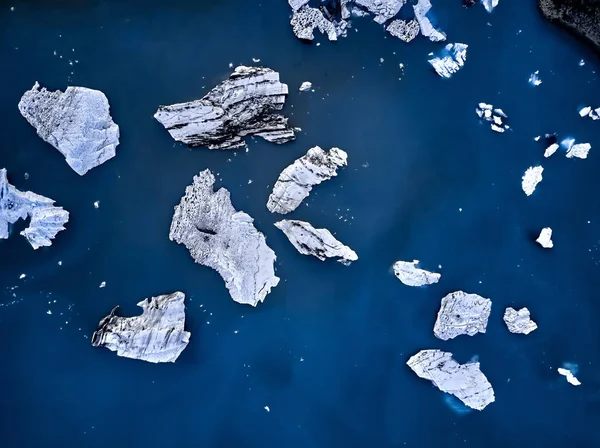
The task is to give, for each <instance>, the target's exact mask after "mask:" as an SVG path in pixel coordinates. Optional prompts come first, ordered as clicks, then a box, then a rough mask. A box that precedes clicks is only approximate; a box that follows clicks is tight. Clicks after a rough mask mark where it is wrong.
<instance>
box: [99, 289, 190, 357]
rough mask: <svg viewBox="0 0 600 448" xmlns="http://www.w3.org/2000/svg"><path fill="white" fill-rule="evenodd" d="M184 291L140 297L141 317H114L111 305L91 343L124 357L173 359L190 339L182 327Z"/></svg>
mask: <svg viewBox="0 0 600 448" xmlns="http://www.w3.org/2000/svg"><path fill="white" fill-rule="evenodd" d="M184 300H185V294H183V293H182V292H175V293H173V294H165V295H161V296H158V297H152V298H151V299H150V301H148V299H144V300H142V301H141V302H140V303H138V306H139V307H141V308H142V309H143V310H144V311H143V313H142V315H141V316H136V317H118V316H116V315H115V314H116V311H117V308H118V307H115V308H114V309H113V310H112V311H111V312H110V314H109V315H108V316H106V317H105V318H104V319H102V320H101V321H100V324H99V325H98V329H97V330H96V331H95V332H94V334H93V336H92V345H93V346H95V347H106V348H108V349H109V350H112V351H116V352H117V355H119V356H124V357H126V358H133V359H140V360H142V361H148V362H153V363H159V362H175V360H176V359H177V358H178V357H179V355H180V354H181V352H182V351H183V349H185V348H186V347H187V345H188V342H189V340H190V333H189V332H187V331H185V330H184V327H185V306H184V303H183V302H184Z"/></svg>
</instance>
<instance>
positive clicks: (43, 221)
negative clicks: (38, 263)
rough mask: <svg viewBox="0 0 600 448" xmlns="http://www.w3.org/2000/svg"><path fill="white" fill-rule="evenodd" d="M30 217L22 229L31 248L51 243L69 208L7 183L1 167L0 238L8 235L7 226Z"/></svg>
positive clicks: (61, 227) (62, 227) (66, 217)
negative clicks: (26, 225) (56, 204)
mask: <svg viewBox="0 0 600 448" xmlns="http://www.w3.org/2000/svg"><path fill="white" fill-rule="evenodd" d="M28 217H29V218H31V221H30V222H29V226H28V227H27V228H26V229H25V230H23V231H22V232H21V235H23V236H24V237H25V238H26V239H27V241H28V242H29V244H31V246H32V247H33V248H34V249H37V248H39V247H41V246H50V245H51V244H52V239H54V237H55V236H56V234H57V233H58V232H60V231H61V230H65V228H64V224H65V223H66V222H67V221H68V220H69V212H67V211H66V210H64V209H63V208H62V207H56V206H54V201H53V200H52V199H49V198H47V197H44V196H41V195H39V194H35V193H32V192H31V191H26V192H22V191H19V190H17V189H16V188H15V187H13V186H12V185H11V184H9V183H8V179H7V176H6V169H4V168H3V169H1V170H0V238H2V239H6V238H8V236H9V226H10V225H11V224H14V223H15V222H17V221H18V220H19V219H27V218H28Z"/></svg>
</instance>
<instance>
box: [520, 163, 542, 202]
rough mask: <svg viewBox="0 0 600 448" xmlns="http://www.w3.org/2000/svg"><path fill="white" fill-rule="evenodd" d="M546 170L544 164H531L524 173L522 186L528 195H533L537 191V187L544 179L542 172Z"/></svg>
mask: <svg viewBox="0 0 600 448" xmlns="http://www.w3.org/2000/svg"><path fill="white" fill-rule="evenodd" d="M543 172H544V167H542V166H539V165H538V166H530V167H529V168H527V171H525V174H523V178H522V181H521V188H522V189H523V191H524V192H525V194H526V195H527V196H531V194H533V192H534V191H535V187H536V186H537V184H539V183H540V182H541V181H542V179H543V178H542V173H543Z"/></svg>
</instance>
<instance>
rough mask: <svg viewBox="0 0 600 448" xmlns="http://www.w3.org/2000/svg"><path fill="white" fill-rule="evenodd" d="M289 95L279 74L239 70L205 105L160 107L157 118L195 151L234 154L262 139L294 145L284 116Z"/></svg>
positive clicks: (256, 69) (205, 99) (201, 101)
mask: <svg viewBox="0 0 600 448" xmlns="http://www.w3.org/2000/svg"><path fill="white" fill-rule="evenodd" d="M287 94H288V86H287V84H283V83H281V82H280V81H279V73H277V72H276V71H273V70H271V69H270V68H266V67H245V66H243V65H241V66H239V67H237V68H236V69H235V70H234V72H233V73H232V74H231V75H230V76H229V79H226V80H225V81H223V82H221V83H220V84H218V85H217V86H216V87H214V88H213V89H212V90H211V91H210V92H209V93H208V94H207V95H205V96H204V97H203V98H202V99H199V100H195V101H190V102H188V103H180V104H173V105H171V106H160V107H159V108H158V111H157V112H156V114H155V115H154V118H156V119H157V120H158V121H159V122H160V123H161V124H162V125H163V126H164V127H165V128H166V129H167V130H168V131H169V134H171V137H173V138H174V139H175V140H177V141H180V142H183V143H186V144H187V145H189V146H206V147H208V148H210V149H232V148H238V147H240V146H245V144H246V143H245V141H244V137H245V136H247V135H257V136H259V137H262V138H264V139H265V140H267V141H269V142H272V143H278V144H281V143H286V142H289V141H291V140H294V138H295V135H294V129H293V128H291V127H290V126H289V125H288V119H287V118H285V117H284V116H283V115H280V114H276V113H273V111H277V110H281V109H282V108H283V105H284V103H285V96H286V95H287Z"/></svg>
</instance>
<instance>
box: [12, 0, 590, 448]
mask: <svg viewBox="0 0 600 448" xmlns="http://www.w3.org/2000/svg"><path fill="white" fill-rule="evenodd" d="M461 3H462V2H461V1H459V0H452V1H449V0H446V1H441V0H438V1H434V2H433V4H434V8H435V13H436V17H437V19H438V22H439V25H440V26H441V27H442V29H443V30H444V31H445V32H446V33H447V35H448V42H462V43H466V44H468V45H469V49H468V55H467V61H466V64H465V66H464V67H463V68H462V69H461V70H460V71H459V72H458V73H457V74H455V75H454V76H453V77H452V78H451V79H448V80H444V79H441V78H440V77H438V76H437V75H436V74H435V73H434V72H433V70H432V69H431V67H430V66H429V65H428V63H427V54H428V53H429V52H431V51H437V50H439V49H440V48H441V47H442V46H443V44H435V43H432V42H428V41H426V40H424V39H423V38H419V39H417V40H415V41H414V42H412V43H410V44H408V45H407V44H405V43H403V42H401V41H400V40H398V39H395V38H393V37H391V36H386V34H385V32H384V31H383V30H382V29H381V27H380V26H379V25H377V24H375V23H374V22H372V21H371V20H369V19H368V18H365V19H357V20H355V21H354V28H355V29H352V30H350V32H349V35H348V37H347V38H346V39H341V40H340V41H338V42H337V43H330V42H327V41H326V40H324V39H323V38H322V37H318V38H317V41H316V42H320V43H321V45H320V46H317V45H316V42H315V43H313V44H305V43H302V42H300V41H298V40H297V39H296V38H295V37H294V35H293V34H292V32H291V29H290V26H289V16H290V9H289V6H288V5H287V2H285V1H283V0H261V1H244V0H222V1H211V2H209V1H203V0H196V1H189V0H172V1H169V2H160V1H155V0H149V1H145V2H141V1H128V2H124V1H117V0H115V1H108V0H104V1H98V0H90V1H85V2H78V1H61V2H58V1H46V2H35V1H26V0H21V1H19V0H15V1H3V2H0V60H1V61H2V68H3V69H2V71H1V74H0V77H1V79H2V82H1V83H0V110H1V114H0V115H1V117H2V136H3V139H2V145H1V146H0V165H1V166H2V167H6V168H7V169H8V175H9V180H10V181H11V183H12V184H14V185H15V186H16V187H17V188H19V189H21V190H31V191H34V192H36V193H39V194H43V195H45V196H48V197H51V198H53V199H55V200H56V201H57V204H58V205H61V206H63V207H65V208H66V209H67V210H69V212H70V213H71V219H70V222H69V223H68V224H67V230H66V231H64V232H61V233H59V234H58V236H57V238H56V239H55V242H54V244H53V246H52V247H49V248H43V249H40V250H38V251H33V250H32V249H31V247H30V246H29V245H28V244H27V242H26V240H25V239H24V238H23V237H21V236H19V235H18V232H19V231H20V230H21V229H22V228H23V226H24V224H23V223H21V224H19V225H16V226H15V227H14V229H13V231H12V236H11V238H10V239H8V240H5V241H1V242H0V253H1V254H2V257H0V340H1V341H2V344H1V346H2V349H1V354H2V369H0V384H2V399H0V412H1V416H2V418H1V419H0V444H1V445H2V446H3V447H34V446H35V447H38V446H51V447H53V446H86V447H101V446H102V447H106V446H116V447H121V446H123V447H124V446H127V447H138V446H140V447H141V446H145V447H149V446H152V447H154V446H156V447H165V446H179V447H188V446H189V447H197V446H207V447H265V446H268V447H271V446H273V447H281V446H286V447H332V446H344V447H395V446H405V445H406V446H427V447H429V446H446V447H454V446H461V447H462V446H488V447H507V446H511V447H512V446H514V447H519V446H532V445H533V446H570V447H588V446H598V444H600V432H599V431H598V429H597V422H598V419H599V418H600V372H599V370H598V369H599V368H598V366H599V364H600V330H599V328H600V325H599V324H598V319H599V318H600V302H599V298H598V285H599V277H598V273H599V262H600V252H599V249H600V205H599V202H598V201H597V193H598V190H599V186H598V185H599V184H598V170H599V169H600V155H599V153H600V122H594V121H592V120H591V119H583V118H580V117H579V115H578V114H577V110H578V108H579V107H580V106H584V105H591V106H593V107H599V106H600V89H599V88H598V86H599V83H598V82H599V81H598V77H599V73H600V61H599V60H598V58H597V56H596V55H594V53H593V52H592V51H590V50H589V49H588V48H587V47H585V46H583V45H581V43H580V42H578V41H577V40H575V39H574V38H572V37H571V36H569V35H568V34H566V33H565V32H563V31H562V30H560V29H558V28H555V27H554V26H552V25H550V24H548V23H547V22H545V21H543V20H542V18H541V16H540V15H539V14H538V12H537V10H536V6H535V1H534V0H527V1H518V0H501V1H500V4H499V6H498V7H497V8H496V9H495V10H494V12H493V13H492V14H487V13H486V12H485V10H484V9H483V8H482V7H481V6H480V5H477V6H475V7H473V8H470V9H464V8H462V7H461ZM11 7H14V11H11ZM252 58H259V59H260V60H261V61H260V64H264V65H266V66H268V67H271V68H273V69H275V70H277V71H278V72H279V73H280V74H281V79H282V81H283V82H286V83H287V84H288V85H289V86H290V95H289V97H288V99H287V102H286V107H285V109H284V113H285V114H286V115H287V116H289V117H290V120H291V123H292V124H293V125H294V126H297V127H300V128H302V132H301V133H299V135H298V138H297V140H296V141H295V142H293V143H288V144H285V145H282V146H277V145H272V144H269V143H267V142H265V141H263V140H262V139H260V138H257V139H251V140H250V142H249V145H248V147H249V150H248V152H245V151H244V150H240V151H230V152H219V151H210V150H207V149H202V148H199V149H194V150H190V149H188V148H187V147H185V146H184V145H181V144H178V143H174V141H173V140H172V139H171V137H170V136H169V134H168V133H167V132H166V131H165V130H164V129H163V128H162V126H161V125H160V124H159V123H157V122H156V121H155V120H154V119H153V118H152V115H153V114H154V112H155V111H156V108H157V106H158V105H160V104H172V103H175V102H182V101H187V100H191V99H195V98H199V97H201V96H202V95H204V94H205V93H206V92H207V91H208V90H209V89H210V88H211V87H212V86H214V85H215V84H216V83H218V82H219V81H221V80H222V79H224V78H225V77H227V76H228V74H229V73H230V72H231V69H230V68H229V64H230V63H231V64H233V65H234V66H235V65H238V64H246V65H251V64H252V63H253V62H252ZM582 59H583V60H584V61H585V65H583V66H580V65H579V62H580V60H582ZM399 64H403V65H404V69H403V70H401V69H400V67H399ZM536 70H539V77H540V79H541V80H542V84H541V85H539V86H537V87H534V86H532V85H530V84H529V83H528V79H529V77H530V75H531V74H532V73H533V72H535V71H536ZM36 80H37V81H39V82H40V83H41V84H42V85H43V86H46V87H48V88H50V89H64V88H66V87H67V86H68V85H82V86H86V87H91V88H96V89H99V90H102V91H103V92H105V93H106V95H107V96H108V98H109V100H110V103H111V112H112V116H113V118H114V119H115V121H116V122H117V123H118V124H119V125H120V128H121V144H120V146H119V147H118V148H117V156H116V157H115V158H114V159H112V160H110V161H109V162H107V163H105V164H104V165H102V166H101V167H98V168H95V169H93V170H91V171H90V172H89V173H88V174H86V175H85V176H84V177H80V176H78V175H77V174H76V173H75V172H74V171H72V170H71V169H70V168H69V166H68V165H67V164H66V162H65V161H64V158H63V157H62V156H61V155H60V154H59V153H58V151H56V150H55V149H53V148H52V147H51V146H49V145H48V144H46V143H44V142H43V141H42V140H41V139H39V138H38V137H37V136H36V134H35V131H34V129H33V128H32V127H31V126H29V124H27V122H26V121H25V120H24V119H23V118H22V117H21V116H20V114H19V112H18V110H17V103H18V101H19V98H20V97H21V95H22V93H23V92H24V91H26V90H27V89H29V88H31V86H32V85H33V84H34V82H35V81H36ZM303 81H311V82H312V83H313V88H314V92H303V93H301V92H298V87H299V86H300V84H301V83H302V82H303ZM481 101H484V102H488V103H492V104H494V105H495V106H497V107H501V108H502V109H503V110H504V111H505V112H506V113H507V115H508V116H509V120H508V124H509V125H510V126H511V130H510V131H507V132H506V133H504V134H502V135H500V134H496V133H494V132H492V131H491V130H490V129H489V125H487V124H485V125H484V124H482V123H480V122H479V119H478V117H477V116H476V114H475V107H476V105H477V103H479V102H481ZM546 132H557V133H559V135H560V136H561V137H573V138H575V139H576V140H577V141H579V142H589V143H591V145H592V149H591V151H590V155H589V157H588V159H587V160H576V159H575V160H570V159H566V158H565V157H564V151H562V150H561V151H559V152H558V153H557V154H555V155H554V156H552V157H551V158H549V159H544V158H543V152H544V149H545V146H544V145H543V144H542V143H541V142H535V141H534V137H535V136H537V135H539V134H543V133H546ZM314 145H320V146H322V147H323V148H330V147H332V146H338V147H340V148H342V149H344V150H345V151H346V152H348V155H349V166H348V168H346V169H345V170H343V171H341V172H340V174H339V176H338V177H337V178H334V179H332V180H330V181H328V182H326V183H324V184H322V185H320V186H318V187H317V188H316V189H315V190H314V191H313V193H312V194H311V196H310V197H309V198H308V199H307V200H306V201H305V204H303V205H301V206H300V207H299V208H298V210H296V211H295V212H294V213H293V214H291V215H290V218H294V219H302V220H306V221H309V222H311V223H312V224H313V225H315V226H316V227H327V228H329V229H330V230H331V231H332V232H334V233H335V234H336V237H337V238H338V239H340V240H341V241H342V242H344V243H345V244H347V245H349V246H350V247H352V248H353V249H354V250H355V251H356V252H357V253H358V255H359V260H358V261H357V262H355V263H353V264H352V265H351V266H348V267H346V266H343V265H341V264H340V263H336V262H334V261H332V260H330V261H328V262H320V261H319V260H317V259H316V258H313V257H307V256H302V255H300V254H299V253H297V252H296V250H295V249H294V248H293V247H292V246H291V244H290V243H289V242H288V241H287V240H286V238H285V236H284V235H283V233H281V232H280V231H279V230H277V229H276V228H275V227H274V226H273V223H274V222H275V221H277V220H278V219H279V216H275V215H272V214H270V213H269V212H268V210H267V209H266V206H265V204H266V201H267V198H268V195H269V193H270V191H271V190H270V187H272V185H273V183H274V181H275V180H276V179H277V176H278V174H279V173H280V171H281V170H282V169H283V168H284V167H285V166H287V165H288V164H289V163H291V162H292V161H293V160H294V159H296V158H297V157H299V156H301V155H302V154H304V153H305V152H306V150H307V149H308V148H310V147H311V146H314ZM540 163H541V164H542V165H543V166H544V168H545V170H544V173H543V176H544V180H543V181H542V182H541V183H540V184H539V185H538V187H537V190H536V191H535V193H534V194H533V195H532V196H530V197H527V196H525V194H524V193H523V191H522V190H521V176H522V174H523V173H524V172H525V170H526V169H527V168H528V167H529V166H532V165H536V164H540ZM205 168H210V169H211V170H213V172H215V173H218V176H217V179H218V182H217V183H218V186H224V187H226V188H227V189H229V190H230V191H231V196H232V200H233V204H234V206H235V207H236V208H237V209H239V210H244V211H245V212H247V213H249V214H250V215H251V216H253V217H254V218H255V224H256V226H257V228H258V229H259V230H260V231H262V232H264V233H265V235H266V236H267V241H268V243H269V245H270V246H271V247H272V248H273V250H274V251H275V253H276V254H277V256H278V260H277V265H276V267H277V274H278V275H279V276H280V277H281V279H282V280H281V283H280V285H279V286H278V287H276V288H275V289H274V290H273V291H272V293H271V294H270V295H269V296H268V297H267V300H266V301H265V302H264V303H263V304H262V305H259V306H258V307H257V308H255V309H254V308H250V307H245V306H241V305H238V304H236V303H235V302H233V301H232V300H231V298H230V297H229V294H228V292H227V290H226V289H225V287H224V284H223V281H222V279H221V278H220V277H219V275H218V274H217V273H216V272H214V271H212V270H210V269H208V268H205V267H202V266H199V265H196V264H195V263H194V262H193V260H192V258H191V257H190V255H189V253H188V252H187V251H186V249H185V248H184V247H183V246H180V245H177V244H175V243H173V242H171V241H169V239H168V232H169V225H170V220H171V216H172V211H173V207H174V206H175V205H176V204H177V203H178V202H179V199H180V197H181V196H182V195H183V192H184V189H185V187H186V186H187V185H189V184H190V183H191V180H192V177H193V176H194V175H195V174H197V173H198V172H200V171H201V170H203V169H205ZM96 201H99V207H98V208H95V207H94V202H96ZM542 227H552V229H553V230H554V234H553V240H554V248H553V249H551V250H544V249H542V248H541V247H540V246H539V245H537V244H536V243H535V241H534V240H535V238H537V236H538V234H539V231H540V230H541V228H542ZM400 259H401V260H407V261H410V260H413V259H418V260H420V261H421V267H423V268H425V269H430V270H434V271H438V272H441V274H442V279H441V281H440V283H438V284H436V285H432V286H430V287H428V288H409V287H406V286H404V285H402V284H401V283H400V282H399V281H398V280H397V279H396V278H395V277H394V276H393V274H392V272H391V265H392V264H393V262H394V261H396V260H400ZM59 262H60V264H59ZM438 265H441V268H438ZM21 274H25V275H26V276H25V277H24V278H23V279H20V278H19V277H20V276H21ZM102 282H106V286H105V287H104V288H100V287H99V286H100V284H101V283H102ZM459 289H463V290H465V291H468V292H474V293H478V294H480V295H483V296H485V297H489V298H491V299H492V302H493V305H492V314H491V317H490V321H489V324H488V330H487V333H486V334H485V335H477V336H474V337H466V336H462V337H458V338H456V339H454V340H451V341H448V342H444V341H440V340H438V339H436V338H435V337H434V336H433V332H432V329H433V323H434V321H435V316H436V313H437V310H438V308H439V304H440V299H441V298H442V297H443V296H444V295H446V294H447V293H449V292H451V291H455V290H459ZM176 290H181V291H183V292H185V293H186V294H187V329H188V330H189V331H191V333H192V336H191V340H190V344H189V346H188V347H187V349H186V350H185V351H184V352H183V354H182V355H181V357H180V358H179V360H178V361H177V362H176V363H175V364H170V365H152V364H147V363H144V362H141V361H135V360H129V359H124V358H119V357H117V356H116V354H115V353H113V352H110V351H108V350H106V349H99V348H93V347H92V346H91V343H90V337H91V334H92V333H93V331H94V330H95V328H96V325H97V323H98V321H99V320H100V319H101V318H102V317H104V316H105V315H106V314H107V313H108V312H109V311H110V310H111V309H112V307H113V306H115V305H117V304H119V305H121V313H122V315H134V314H137V313H139V312H140V311H141V310H140V309H139V308H137V307H136V305H135V304H136V303H137V302H138V301H140V300H142V299H143V298H145V297H150V296H152V295H158V294H164V293H169V292H173V291H176ZM506 306H513V307H515V308H520V307H522V306H527V307H528V308H529V309H530V310H531V313H532V317H533V319H534V320H535V321H536V322H537V323H538V325H539V328H538V329H537V330H536V331H534V332H533V333H531V334H530V335H528V336H522V335H513V334H510V333H509V332H508V330H507V329H506V327H505V326H504V323H503V322H502V315H503V312H504V308H505V307H506ZM49 313H51V314H49ZM427 348H439V349H442V350H445V351H450V352H452V353H454V355H455V358H456V359H457V360H458V361H459V362H467V361H469V360H471V359H472V358H473V357H477V359H478V360H479V362H480V363H481V369H482V371H483V372H484V373H485V374H486V376H487V377H488V379H489V380H490V382H491V383H492V385H493V386H494V389H495V392H496V402H495V403H492V404H490V405H489V406H488V407H487V408H486V409H485V410H484V411H482V412H478V411H471V412H464V411H465V409H464V407H463V406H462V404H461V403H459V402H458V401H457V400H454V399H451V398H448V396H446V395H444V394H443V393H442V392H440V391H439V390H437V389H436V388H435V387H433V386H432V385H431V384H430V383H429V382H427V381H425V380H422V379H419V378H418V377H416V375H414V374H413V373H412V372H411V371H410V369H409V368H408V367H407V366H406V365H405V363H406V360H407V359H408V358H409V357H410V356H411V355H413V354H414V353H416V352H417V351H419V350H421V349H427ZM565 362H568V363H574V364H576V365H577V366H578V367H579V370H578V373H577V377H578V378H579V380H580V381H581V382H582V385H581V386H579V387H573V386H571V385H569V384H568V383H567V382H566V381H565V379H564V378H563V377H561V376H560V375H558V373H557V372H556V369H557V367H560V366H561V365H562V364H563V363H565ZM265 407H268V409H269V411H267V410H266V409H265Z"/></svg>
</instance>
